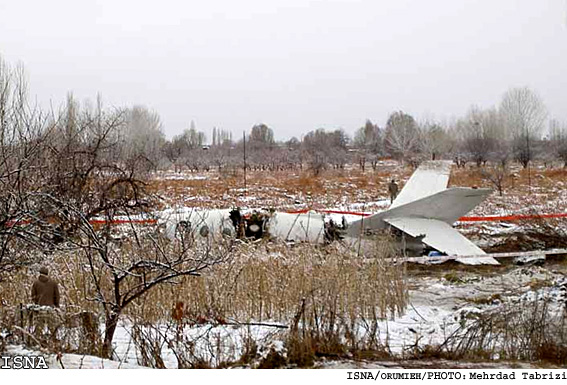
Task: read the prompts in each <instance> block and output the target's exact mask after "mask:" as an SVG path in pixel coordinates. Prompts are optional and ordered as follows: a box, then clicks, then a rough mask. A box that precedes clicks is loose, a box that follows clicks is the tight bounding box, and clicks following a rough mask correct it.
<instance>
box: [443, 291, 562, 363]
mask: <svg viewBox="0 0 567 385" xmlns="http://www.w3.org/2000/svg"><path fill="white" fill-rule="evenodd" d="M565 321H566V318H565V312H564V309H563V306H562V305H560V306H559V308H558V306H557V305H556V304H553V303H552V302H551V300H550V299H548V298H544V299H536V300H533V301H525V302H521V303H516V304H506V305H503V306H501V307H498V308H496V309H494V310H489V311H485V312H482V313H472V314H468V315H464V316H463V318H462V319H461V328H459V329H458V330H457V331H455V332H454V333H453V334H452V335H451V336H450V337H449V338H448V339H447V340H446V341H445V342H444V343H443V344H442V345H441V346H439V347H438V349H437V350H436V351H437V352H438V353H439V354H440V352H443V354H445V356H448V357H451V358H453V359H462V358H467V359H475V358H479V357H484V358H486V359H495V358H498V359H507V360H525V361H540V360H542V361H550V362H553V363H557V364H561V365H564V364H565V363H567V324H566V322H565Z"/></svg>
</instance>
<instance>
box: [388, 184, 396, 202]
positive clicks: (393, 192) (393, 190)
mask: <svg viewBox="0 0 567 385" xmlns="http://www.w3.org/2000/svg"><path fill="white" fill-rule="evenodd" d="M388 192H389V193H390V203H393V202H394V199H396V197H397V196H398V184H397V183H396V180H395V179H392V181H391V182H390V183H389V184H388Z"/></svg>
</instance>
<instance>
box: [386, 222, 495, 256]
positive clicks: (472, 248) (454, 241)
mask: <svg viewBox="0 0 567 385" xmlns="http://www.w3.org/2000/svg"><path fill="white" fill-rule="evenodd" d="M384 222H386V223H389V224H390V225H392V226H394V227H395V228H397V229H399V230H401V231H403V232H404V233H407V234H409V235H411V236H412V237H420V236H425V237H424V238H423V239H422V242H423V243H425V244H426V245H428V246H431V247H433V248H434V249H436V250H439V251H440V252H442V253H445V254H447V255H479V256H481V255H483V254H485V253H484V251H482V249H481V248H479V247H478V246H476V245H475V244H474V243H472V242H471V241H469V240H468V239H467V238H465V237H464V236H463V235H462V234H461V233H459V232H458V231H457V230H455V229H454V228H453V227H451V225H449V224H447V223H445V222H442V221H439V220H435V219H427V218H409V217H406V218H403V217H402V218H384ZM477 259H478V260H477ZM456 260H457V261H458V262H461V263H464V264H469V265H470V264H475V265H476V264H490V265H498V264H499V263H498V261H496V260H495V259H494V258H491V257H479V258H463V259H462V260H461V259H458V258H457V259H456Z"/></svg>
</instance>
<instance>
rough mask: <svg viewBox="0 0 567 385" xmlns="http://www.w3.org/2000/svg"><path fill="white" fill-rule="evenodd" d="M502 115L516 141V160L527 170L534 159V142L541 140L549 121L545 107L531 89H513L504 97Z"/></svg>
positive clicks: (501, 107) (501, 105)
mask: <svg viewBox="0 0 567 385" xmlns="http://www.w3.org/2000/svg"><path fill="white" fill-rule="evenodd" d="M500 113H501V114H502V117H503V119H504V122H505V124H506V128H507V130H508V132H509V133H510V135H511V137H512V139H513V141H514V153H515V157H516V160H517V161H519V162H520V163H521V164H522V165H523V166H524V168H526V167H528V165H529V163H530V161H531V160H532V159H533V157H534V142H536V141H537V140H539V139H540V138H541V132H542V130H543V127H544V123H545V120H546V119H547V110H546V108H545V105H544V103H543V101H542V99H541V98H540V97H539V95H538V94H537V93H535V92H534V91H532V90H531V89H530V88H527V87H523V88H513V89H510V90H509V91H507V92H506V93H505V94H504V96H503V97H502V101H501V103H500Z"/></svg>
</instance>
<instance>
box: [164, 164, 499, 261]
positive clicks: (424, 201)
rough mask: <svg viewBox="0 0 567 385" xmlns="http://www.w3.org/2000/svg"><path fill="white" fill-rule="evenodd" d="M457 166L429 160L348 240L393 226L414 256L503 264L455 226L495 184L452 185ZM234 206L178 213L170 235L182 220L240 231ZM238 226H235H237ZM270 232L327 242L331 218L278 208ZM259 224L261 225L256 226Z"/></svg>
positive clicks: (357, 224)
mask: <svg viewBox="0 0 567 385" xmlns="http://www.w3.org/2000/svg"><path fill="white" fill-rule="evenodd" d="M450 170H451V162H450V161H428V162H423V163H422V164H421V165H420V166H419V168H418V169H417V170H416V171H415V172H414V173H413V174H412V176H411V177H410V179H409V180H408V182H407V183H406V184H405V186H404V188H403V189H402V191H401V192H400V194H399V195H398V196H397V197H396V199H395V200H394V202H393V203H392V205H391V206H390V208H389V209H388V210H385V211H383V212H380V213H377V214H374V215H372V216H369V217H365V218H362V219H359V220H356V221H353V222H351V223H350V224H349V225H348V228H347V229H346V230H345V231H344V236H345V241H347V242H350V243H351V244H353V245H355V244H356V243H357V242H364V239H367V238H368V236H369V235H371V234H372V233H373V232H377V231H380V230H384V229H393V230H394V233H397V234H398V235H399V238H400V244H401V245H403V248H404V251H405V252H406V253H407V254H408V255H411V256H416V255H419V254H421V253H422V252H423V250H425V249H434V250H437V251H438V252H440V253H443V254H446V255H453V256H459V255H467V256H471V255H475V256H479V258H467V259H463V260H459V259H457V261H460V262H463V263H467V264H498V262H497V261H496V260H495V259H493V258H491V257H489V256H484V257H483V255H485V253H484V251H483V250H482V249H480V248H479V247H478V246H476V245H475V244H474V243H472V242H471V241H469V240H468V239H467V238H465V237H464V236H463V235H462V234H461V233H459V232H458V231H457V230H455V229H454V228H453V227H452V225H453V223H455V222H456V221H457V220H458V219H459V218H460V217H461V216H464V215H465V214H466V213H468V212H469V211H471V210H472V209H473V208H474V207H476V206H477V205H478V204H479V203H481V202H482V201H483V200H484V199H485V198H486V197H487V196H488V195H489V194H490V193H491V190H490V189H478V188H464V187H453V188H447V184H448V182H449V175H450ZM233 214H234V213H232V214H231V210H210V211H197V210H185V211H184V212H181V213H180V212H176V213H175V215H173V216H169V217H168V218H167V220H166V223H167V225H166V232H167V234H168V236H174V235H175V232H176V229H177V228H178V226H179V223H185V224H187V223H192V224H193V226H197V227H199V232H200V233H201V234H205V235H206V234H209V231H213V232H216V233H222V234H225V235H232V236H237V235H238V226H235V222H234V217H231V215H233ZM231 225H232V226H231ZM264 225H265V229H262V230H265V231H267V232H268V233H269V234H270V236H272V237H275V238H278V239H282V240H286V241H297V242H314V243H323V242H325V241H326V236H328V234H327V233H328V231H327V230H328V222H327V223H326V221H325V216H324V215H322V214H318V213H314V212H308V213H304V214H290V213H280V212H278V213H272V214H271V215H270V216H269V218H268V220H266V221H265V223H264ZM256 227H258V226H256Z"/></svg>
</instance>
